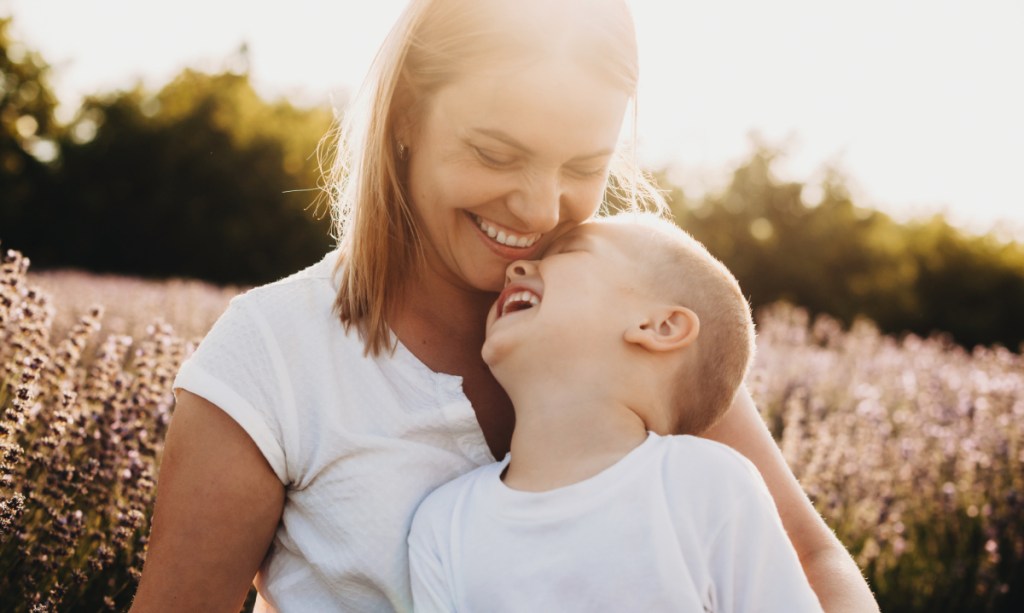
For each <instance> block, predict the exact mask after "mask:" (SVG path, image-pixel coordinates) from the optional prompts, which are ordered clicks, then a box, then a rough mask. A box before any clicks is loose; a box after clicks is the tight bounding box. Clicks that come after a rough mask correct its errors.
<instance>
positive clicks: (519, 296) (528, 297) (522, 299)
mask: <svg viewBox="0 0 1024 613" xmlns="http://www.w3.org/2000/svg"><path fill="white" fill-rule="evenodd" d="M523 303H527V304H529V305H530V307H535V306H537V305H538V304H540V298H537V295H536V294H534V293H533V292H525V291H524V292H516V293H514V294H512V295H511V296H509V297H508V298H507V299H506V300H505V306H504V308H503V309H502V313H501V314H502V315H508V314H509V313H511V312H514V311H510V310H509V309H510V308H512V307H516V308H515V311H522V310H524V309H523V308H519V305H521V304H523Z"/></svg>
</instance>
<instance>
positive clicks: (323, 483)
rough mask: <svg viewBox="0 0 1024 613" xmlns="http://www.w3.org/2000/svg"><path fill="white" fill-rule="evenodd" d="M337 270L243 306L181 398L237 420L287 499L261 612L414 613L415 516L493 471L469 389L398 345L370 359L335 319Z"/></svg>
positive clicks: (262, 578)
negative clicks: (443, 492)
mask: <svg viewBox="0 0 1024 613" xmlns="http://www.w3.org/2000/svg"><path fill="white" fill-rule="evenodd" d="M336 257H337V254H336V253H330V254H328V255H327V256H326V257H325V258H324V259H323V260H322V261H321V262H320V263H318V264H315V265H313V266H312V267H310V268H308V269H306V270H304V271H302V272H300V273H297V274H295V275H293V276H291V277H288V278H286V279H283V280H281V281H278V282H276V283H272V284H270V285H267V286H263V287H260V288H256V289H254V290H251V291H249V292H247V293H246V294H244V295H242V296H239V297H237V298H235V299H234V300H233V301H232V302H231V304H230V306H229V307H228V309H227V310H226V311H225V313H224V314H223V315H222V316H221V318H220V319H219V320H218V321H217V323H216V324H215V325H214V326H213V328H212V329H211V330H210V332H209V333H208V334H207V335H206V337H205V338H204V339H203V341H202V343H200V345H199V347H198V349H197V350H196V352H195V353H194V354H193V355H192V356H191V357H190V358H189V359H188V360H187V361H186V362H185V364H183V365H182V367H181V371H180V372H179V373H178V376H177V378H176V379H175V382H174V387H175V388H183V389H186V390H188V391H190V392H192V393H194V394H197V395H199V396H202V397H203V398H206V399H207V400H209V401H210V402H212V403H213V404H215V405H217V406H218V407H220V408H221V409H223V410H224V411H225V412H226V413H227V414H228V415H230V416H231V417H233V418H234V419H235V421H237V422H238V423H239V424H240V425H241V426H242V427H243V428H244V429H245V431H246V432H247V433H248V434H249V436H251V437H252V439H253V441H255V443H256V445H257V446H258V447H259V449H260V451H261V452H262V453H263V455H264V456H265V457H266V458H267V461H268V462H269V463H270V466H271V467H272V468H273V470H274V472H275V473H276V474H277V476H278V478H280V479H281V482H282V483H283V484H284V485H285V486H286V498H285V503H284V513H283V515H282V517H281V523H280V525H279V526H278V529H277V533H276V534H275V535H274V541H273V544H272V547H271V550H270V552H269V554H268V556H267V558H266V560H265V561H264V563H263V566H262V568H261V569H260V571H259V575H258V576H257V580H256V586H257V588H258V590H259V591H260V595H261V598H262V599H264V600H265V602H260V603H259V604H258V607H262V608H264V609H266V608H267V607H268V605H269V607H273V608H274V609H277V610H279V611H285V612H289V611H300V612H306V611H317V612H321V611H360V612H362V611H368V612H372V611H391V610H397V611H409V610H411V608H412V605H411V595H410V591H409V571H408V558H407V547H406V535H407V534H408V529H409V524H410V522H411V521H412V515H413V512H414V511H415V509H416V506H417V505H418V504H419V502H420V501H421V500H422V499H423V497H424V496H426V494H427V493H428V492H429V491H430V490H432V489H433V488H435V487H436V486H437V485H439V484H441V483H443V482H445V481H448V480H450V479H452V478H453V477H455V476H457V475H460V474H463V473H465V472H467V471H469V470H470V469H472V468H475V467H477V466H480V465H483V464H486V463H489V462H493V461H494V458H493V456H492V455H491V453H490V451H489V450H488V448H487V445H486V443H485V441H484V438H483V433H482V432H481V430H480V426H479V424H478V422H477V420H476V416H475V414H474V412H473V408H472V406H471V405H470V403H469V400H468V399H467V398H466V396H465V394H464V393H463V391H462V379H461V378H460V377H455V376H451V375H445V374H439V373H436V372H433V371H431V370H430V369H429V368H427V367H426V366H425V365H424V364H423V363H422V362H420V361H419V360H418V359H417V358H416V357H415V356H413V355H412V354H411V353H410V352H409V351H408V350H407V349H406V348H405V347H402V346H400V345H399V347H398V348H397V350H396V351H395V353H394V355H384V356H382V357H378V358H369V357H366V356H364V355H363V343H362V341H361V340H360V339H359V335H358V333H357V332H356V331H355V329H352V330H351V331H350V332H346V331H345V329H344V328H343V326H342V325H341V323H340V321H339V320H338V317H337V316H335V315H334V313H332V305H333V303H334V298H335V295H336V293H337V283H336V281H335V280H332V276H331V272H332V269H333V264H334V261H335V258H336Z"/></svg>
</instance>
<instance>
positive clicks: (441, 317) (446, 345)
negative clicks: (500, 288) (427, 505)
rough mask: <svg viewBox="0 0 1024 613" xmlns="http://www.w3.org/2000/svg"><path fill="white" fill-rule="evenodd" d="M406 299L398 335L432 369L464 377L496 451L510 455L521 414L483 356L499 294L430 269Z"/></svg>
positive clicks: (399, 307) (395, 312) (399, 310)
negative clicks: (487, 328)
mask: <svg viewBox="0 0 1024 613" xmlns="http://www.w3.org/2000/svg"><path fill="white" fill-rule="evenodd" d="M401 296H402V298H401V300H399V301H398V304H396V305H394V306H393V307H392V309H391V310H390V311H389V313H388V323H389V324H390V326H391V329H392V331H393V332H394V333H395V335H396V336H397V337H398V338H399V340H401V341H402V344H403V345H404V346H405V347H406V348H407V349H408V350H409V351H410V352H411V353H412V354H413V355H415V356H416V357H417V358H418V359H419V360H420V361H421V362H423V363H424V364H425V365H426V366H427V367H428V368H430V369H431V370H433V371H435V372H442V373H447V374H451V375H457V376H460V377H462V387H463V391H464V393H465V394H466V397H467V398H469V401H470V403H471V404H472V405H473V410H474V411H475V412H476V416H477V421H478V422H479V423H480V428H481V429H482V430H483V433H484V439H485V440H486V441H487V445H488V447H489V448H490V450H491V453H492V454H493V455H494V457H496V458H501V457H504V456H505V454H506V453H507V452H508V449H509V444H510V441H511V438H512V429H513V427H514V426H515V414H514V413H513V411H512V403H511V402H510V401H509V399H508V396H507V395H506V394H505V391H504V390H503V389H502V388H501V386H500V385H499V384H498V382H497V381H496V380H495V379H494V376H493V375H492V374H491V371H490V370H489V369H488V368H487V365H486V364H484V361H483V358H482V357H480V349H481V347H483V342H484V331H485V323H486V319H487V311H488V310H489V309H490V307H491V305H492V304H493V303H494V300H495V299H496V298H497V294H494V293H489V292H483V291H479V290H473V289H469V288H466V287H464V286H459V285H458V284H456V283H452V282H450V281H449V280H447V279H445V278H443V277H442V276H441V275H438V274H435V273H433V271H431V270H425V271H424V273H423V274H417V275H413V277H412V278H410V279H409V280H407V282H406V283H405V286H404V287H403V292H402V294H401Z"/></svg>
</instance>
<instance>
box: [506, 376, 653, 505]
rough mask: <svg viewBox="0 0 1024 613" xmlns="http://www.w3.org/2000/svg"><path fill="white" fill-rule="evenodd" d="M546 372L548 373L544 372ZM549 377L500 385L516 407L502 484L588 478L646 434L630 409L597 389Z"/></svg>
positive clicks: (528, 486)
mask: <svg viewBox="0 0 1024 613" xmlns="http://www.w3.org/2000/svg"><path fill="white" fill-rule="evenodd" d="M549 376H550V375H549ZM573 380H579V381H586V380H590V378H589V377H574V378H569V379H566V378H559V377H551V378H547V379H545V380H544V381H533V383H532V384H531V385H524V386H520V387H522V388H523V389H515V387H516V386H511V387H512V389H510V388H509V386H506V391H508V392H509V396H510V397H511V398H512V403H513V405H514V406H515V411H516V425H515V430H514V431H513V434H512V447H511V453H512V457H511V461H510V462H509V466H508V469H507V471H506V473H505V476H504V481H505V484H506V485H507V486H509V487H510V488H513V489H517V490H524V491H545V490H551V489H555V488H558V487H564V486H566V485H570V484H573V483H577V482H579V481H582V480H584V479H587V478H590V477H592V476H594V475H596V474H597V473H599V472H601V471H603V470H604V469H606V468H608V467H610V466H611V465H613V464H615V463H616V462H618V461H619V460H621V459H622V458H623V457H624V456H625V455H626V454H628V453H629V452H630V451H632V450H633V449H635V448H636V447H637V446H639V445H640V444H641V443H643V441H644V440H645V439H646V438H647V428H646V427H645V426H644V423H643V421H642V420H641V419H640V418H639V417H638V416H637V414H636V413H634V412H633V411H632V410H630V408H629V407H628V406H627V405H626V404H624V403H622V402H620V401H618V400H617V399H616V398H614V397H613V396H611V395H605V394H602V393H601V391H600V389H599V388H597V389H595V387H593V386H592V387H590V388H589V389H581V388H579V387H575V386H573V385H572V384H571V382H572V381H573Z"/></svg>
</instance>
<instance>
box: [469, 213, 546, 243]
mask: <svg viewBox="0 0 1024 613" xmlns="http://www.w3.org/2000/svg"><path fill="white" fill-rule="evenodd" d="M473 221H475V222H476V225H477V227H478V228H480V230H481V231H483V233H484V234H486V235H487V236H489V237H491V239H493V240H494V242H496V243H500V244H502V245H505V246H506V247H517V248H520V249H522V248H525V247H532V246H533V244H534V243H536V242H537V241H538V240H540V237H541V235H540V234H530V235H521V234H513V233H511V232H509V231H507V230H499V229H498V228H495V227H494V226H492V225H491V224H489V223H487V222H486V221H484V219H483V218H482V217H478V216H476V215H473Z"/></svg>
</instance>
